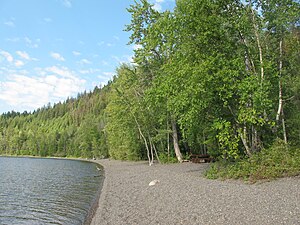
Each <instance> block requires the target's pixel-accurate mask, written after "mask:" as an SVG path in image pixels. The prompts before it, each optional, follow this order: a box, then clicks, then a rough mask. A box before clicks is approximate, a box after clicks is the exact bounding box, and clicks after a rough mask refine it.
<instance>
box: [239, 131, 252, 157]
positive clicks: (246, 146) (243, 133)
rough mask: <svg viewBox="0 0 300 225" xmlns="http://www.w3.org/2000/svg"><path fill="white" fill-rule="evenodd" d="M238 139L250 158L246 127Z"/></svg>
mask: <svg viewBox="0 0 300 225" xmlns="http://www.w3.org/2000/svg"><path fill="white" fill-rule="evenodd" d="M240 138H241V140H242V142H243V145H244V147H245V150H246V154H247V155H248V156H251V155H252V152H251V149H250V147H249V145H248V143H247V127H246V125H245V126H244V128H243V131H242V132H240Z"/></svg>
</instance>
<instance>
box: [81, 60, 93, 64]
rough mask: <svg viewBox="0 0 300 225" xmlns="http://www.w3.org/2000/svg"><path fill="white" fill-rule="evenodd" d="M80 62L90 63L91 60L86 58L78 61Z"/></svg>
mask: <svg viewBox="0 0 300 225" xmlns="http://www.w3.org/2000/svg"><path fill="white" fill-rule="evenodd" d="M79 63H80V64H92V62H91V61H89V60H87V59H82V60H80V61H79Z"/></svg>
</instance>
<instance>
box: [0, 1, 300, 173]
mask: <svg viewBox="0 0 300 225" xmlns="http://www.w3.org/2000/svg"><path fill="white" fill-rule="evenodd" d="M128 12H129V13H130V14H131V23H130V24H128V25H126V27H125V31H126V32H129V33H130V35H131V36H130V40H129V44H131V45H134V46H135V54H134V61H135V63H134V64H130V65H129V64H123V65H120V66H119V67H118V68H116V74H117V75H116V76H115V77H114V79H113V80H112V81H110V82H109V83H108V84H107V85H106V86H104V87H95V89H94V90H93V91H92V92H89V93H81V94H78V96H77V98H69V99H67V100H66V101H65V102H60V103H56V104H54V105H50V104H49V105H48V106H44V107H42V108H40V109H37V110H35V111H33V112H23V113H18V112H8V113H5V114H3V115H2V116H1V117H0V154H7V155H35V156H62V157H65V156H69V157H84V158H86V157H87V158H92V157H96V158H101V157H111V158H114V159H122V160H140V159H148V160H149V163H151V162H152V161H153V160H154V159H159V160H161V161H168V160H173V159H174V158H175V159H176V160H178V161H180V162H181V161H182V160H183V159H184V158H185V157H187V156H188V155H190V154H192V153H195V154H206V153H208V154H210V155H211V156H213V157H214V158H216V159H222V161H226V162H240V160H243V159H247V160H248V161H247V162H249V163H251V162H250V161H249V160H251V159H254V158H255V157H258V156H257V155H259V154H260V156H259V157H258V158H260V159H261V158H262V157H265V155H268V154H269V153H268V152H273V155H275V156H274V157H275V158H276V157H277V158H278V157H279V158H280V160H281V159H282V158H284V159H285V160H292V162H294V161H297V159H300V2H299V0H285V1H282V0H246V1H240V0H218V1H212V0H177V2H176V7H175V8H174V11H172V12H171V11H165V12H158V11H156V10H154V9H153V7H152V6H151V4H149V3H148V2H147V1H146V0H140V1H136V2H135V4H133V5H131V6H130V7H129V8H128ZM278 146H281V147H280V148H279V147H278ZM278 148H279V149H280V150H278ZM274 149H275V150H274ZM274 152H275V153H274ZM289 156H290V157H289ZM268 157H269V156H268ZM286 157H287V158H288V159H286ZM297 157H298V158H297ZM289 162H290V161H289ZM282 163H283V164H284V163H285V164H286V165H287V161H282ZM294 163H295V164H296V162H294ZM271 164H272V163H271ZM291 165H292V166H295V165H294V164H291ZM299 167H300V166H299ZM215 170H217V168H215ZM297 171H298V172H299V168H298V170H297ZM283 172H284V171H283ZM294 172H295V171H294Z"/></svg>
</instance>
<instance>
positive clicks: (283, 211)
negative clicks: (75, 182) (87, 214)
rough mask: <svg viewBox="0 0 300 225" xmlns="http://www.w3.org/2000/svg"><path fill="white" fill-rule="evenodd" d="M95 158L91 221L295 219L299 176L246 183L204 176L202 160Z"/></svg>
mask: <svg viewBox="0 0 300 225" xmlns="http://www.w3.org/2000/svg"><path fill="white" fill-rule="evenodd" d="M97 162H98V163H100V164H101V165H103V166H104V170H105V180H104V184H103V188H102V192H101V196H100V200H99V206H98V208H97V210H96V213H95V215H94V217H93V220H92V222H91V224H92V225H102V224H103V225H104V224H105V225H108V224H109V225H119V224H120V225H135V224H136V225H144V224H145V225H150V224H161V225H165V224H188V225H190V224H205V225H209V224H230V225H233V224H251V225H252V224H300V178H299V177H294V178H283V179H279V180H276V181H271V182H264V183H260V184H252V185H250V184H245V183H243V182H242V181H220V180H208V179H206V178H204V177H203V172H204V171H205V170H206V169H207V167H208V164H193V163H182V164H171V165H159V164H154V165H152V166H149V165H148V164H147V162H121V161H113V160H98V161H97ZM153 180H159V182H158V183H156V184H155V185H153V186H149V183H150V182H151V181H153Z"/></svg>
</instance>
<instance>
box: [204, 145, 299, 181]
mask: <svg viewBox="0 0 300 225" xmlns="http://www.w3.org/2000/svg"><path fill="white" fill-rule="evenodd" d="M205 175H206V177H207V178H210V179H243V180H245V181H249V182H251V183H254V182H257V181H259V180H273V179H276V178H280V177H289V176H297V175H300V149H295V148H289V147H287V146H286V145H284V144H282V143H281V142H276V144H274V145H273V146H272V147H271V148H269V149H263V150H262V151H261V152H259V153H256V154H254V155H253V156H251V157H249V158H245V159H242V160H239V161H236V162H225V161H218V162H216V163H214V164H212V165H211V167H210V169H209V170H208V171H207V172H206V174H205Z"/></svg>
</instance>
